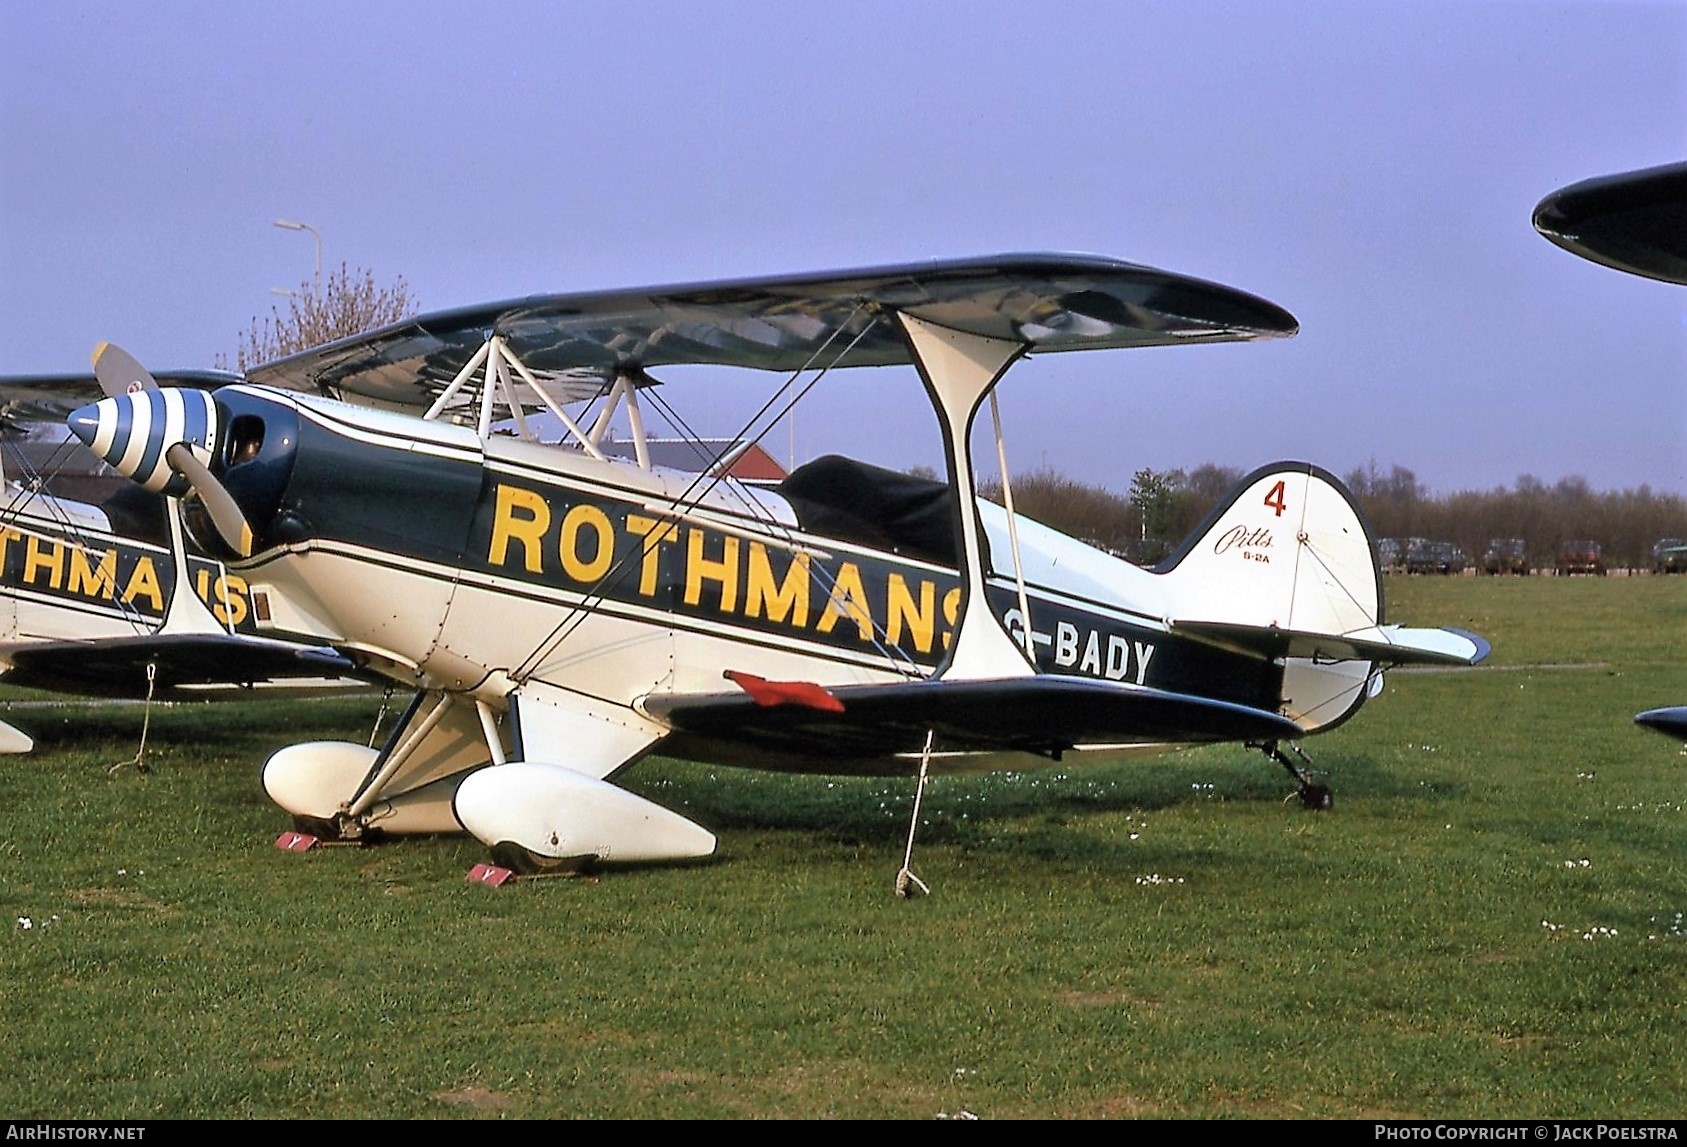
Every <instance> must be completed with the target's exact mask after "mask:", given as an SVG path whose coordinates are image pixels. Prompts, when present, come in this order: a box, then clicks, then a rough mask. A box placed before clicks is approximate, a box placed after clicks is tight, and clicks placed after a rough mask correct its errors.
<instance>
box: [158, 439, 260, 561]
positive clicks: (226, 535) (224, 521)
mask: <svg viewBox="0 0 1687 1147" xmlns="http://www.w3.org/2000/svg"><path fill="white" fill-rule="evenodd" d="M164 461H166V462H168V463H169V464H170V469H172V470H174V471H175V472H176V473H178V474H180V475H181V476H182V477H184V478H186V479H187V480H188V484H189V485H191V486H192V487H193V492H194V493H196V494H198V495H199V500H200V501H201V502H203V503H205V509H206V511H207V512H209V513H210V515H211V524H212V525H214V526H216V527H217V533H218V534H219V535H220V536H221V537H222V539H223V541H224V542H226V543H227V544H228V548H229V549H231V550H233V551H234V552H235V553H236V554H239V555H240V556H241V557H243V558H249V557H251V556H252V527H251V526H250V525H248V524H247V522H246V515H245V514H243V513H241V512H240V506H239V504H238V503H237V502H235V500H234V497H233V495H231V494H230V493H229V492H228V487H226V486H224V485H223V484H222V483H221V482H219V481H217V476H216V475H215V474H213V473H211V470H210V468H209V467H207V466H206V465H205V463H203V462H201V461H200V460H199V459H198V458H196V457H194V455H193V451H192V450H191V449H189V448H188V446H187V445H186V444H185V443H182V442H178V443H176V444H175V445H174V446H171V447H170V448H169V449H168V450H166V451H165V452H164Z"/></svg>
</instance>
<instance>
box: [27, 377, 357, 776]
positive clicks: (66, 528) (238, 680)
mask: <svg viewBox="0 0 1687 1147" xmlns="http://www.w3.org/2000/svg"><path fill="white" fill-rule="evenodd" d="M143 377H145V378H150V376H147V375H146V374H145V372H144V370H142V369H141V368H140V366H139V364H137V363H135V362H134V360H133V359H131V358H130V357H129V356H128V355H127V354H125V353H124V352H123V351H121V350H120V349H118V348H116V347H113V346H110V345H109V344H101V346H100V347H99V348H98V349H97V350H96V351H95V354H94V373H93V374H92V375H58V376H30V377H8V378H0V676H3V679H4V680H5V682H6V683H7V684H9V685H24V686H32V687H35V688H42V689H50V690H54V691H58V692H64V693H75V694H83V695H94V696H107V697H133V698H137V699H140V698H152V699H158V700H181V699H190V698H196V699H210V698H216V697H230V696H246V697H249V696H251V690H252V689H253V688H255V687H259V686H267V685H285V686H286V687H287V688H289V689H290V690H293V691H316V690H325V691H332V690H337V689H341V688H344V687H345V686H348V685H358V686H361V685H366V684H367V682H364V681H361V680H358V679H356V678H355V677H353V676H352V674H354V673H355V667H354V666H353V665H352V663H351V662H350V661H348V660H347V659H346V658H345V657H343V656H341V655H340V654H337V653H335V652H334V651H333V650H332V649H328V648H325V647H321V646H301V645H298V644H296V643H293V642H290V641H283V640H277V639H276V638H274V637H273V636H268V635H260V634H259V633H258V632H257V628H256V622H255V619H253V618H252V616H251V611H250V607H249V603H248V601H247V598H246V586H245V581H244V579H243V578H241V577H240V576H239V575H238V574H234V573H231V572H230V571H229V570H228V569H227V567H226V566H225V564H224V562H223V561H222V560H221V558H219V557H214V556H210V555H207V554H205V553H203V552H196V551H194V550H193V549H192V548H191V547H190V546H188V545H187V542H186V538H185V535H184V532H183V529H182V526H181V522H180V519H179V516H178V512H177V508H176V506H175V504H174V503H172V502H171V501H169V500H167V499H166V498H164V497H163V496H161V495H157V494H148V493H146V492H145V491H142V490H139V489H136V488H135V486H134V485H133V484H132V483H131V482H129V481H127V480H126V479H124V478H123V477H122V476H120V475H118V474H114V473H112V471H111V470H110V469H109V468H108V467H106V466H105V465H104V464H103V463H102V462H100V461H98V460H97V459H95V458H93V457H91V456H90V455H89V454H88V452H87V451H86V450H85V449H84V448H83V447H82V445H81V444H80V443H79V442H77V441H76V440H75V439H74V438H72V437H70V436H69V435H68V433H67V432H66V429H65V418H66V416H67V415H68V414H69V413H70V412H71V411H72V410H74V409H76V408H78V407H80V406H83V405H84V404H86V403H87V402H89V401H90V400H91V399H93V398H96V397H98V396H99V395H100V394H102V393H105V394H122V393H125V392H126V391H127V390H128V389H129V388H130V386H132V385H133V386H139V385H142V382H141V381H140V380H141V379H142V378H143ZM239 379H240V376H239V375H231V374H228V373H226V372H218V371H183V372H177V373H175V374H172V375H168V376H166V381H167V382H169V383H171V384H173V386H176V387H188V388H197V389H201V390H203V389H207V388H211V387H216V386H224V385H227V384H229V383H231V382H237V381H239ZM181 488H182V490H184V491H185V490H186V489H187V487H186V486H185V485H184V486H182V487H181ZM32 745H33V742H32V741H31V739H30V738H29V737H28V736H27V735H25V734H24V733H22V732H20V731H19V730H17V729H14V728H12V727H11V726H10V725H6V724H3V723H0V752H27V751H28V750H29V749H30V748H31V747H32ZM137 760H139V758H138V757H137Z"/></svg>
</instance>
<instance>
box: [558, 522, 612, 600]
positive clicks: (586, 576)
mask: <svg viewBox="0 0 1687 1147" xmlns="http://www.w3.org/2000/svg"><path fill="white" fill-rule="evenodd" d="M582 529H585V530H590V531H591V532H592V533H593V534H595V535H596V541H595V543H594V544H593V550H592V557H591V558H590V560H587V559H585V558H582V557H581V556H580V531H581V530H582ZM614 561H615V527H614V526H613V525H611V524H610V521H609V515H608V514H606V513H604V512H603V511H602V510H600V509H598V508H597V507H596V506H593V505H590V504H588V503H585V502H582V503H581V504H580V505H578V506H575V507H574V508H573V509H572V510H570V511H568V513H567V514H565V515H563V519H562V572H563V573H565V574H567V575H568V576H569V577H571V578H573V579H574V580H575V581H579V582H595V581H597V580H598V579H599V578H601V577H603V575H604V574H606V573H608V572H609V567H610V565H612V564H613V563H614Z"/></svg>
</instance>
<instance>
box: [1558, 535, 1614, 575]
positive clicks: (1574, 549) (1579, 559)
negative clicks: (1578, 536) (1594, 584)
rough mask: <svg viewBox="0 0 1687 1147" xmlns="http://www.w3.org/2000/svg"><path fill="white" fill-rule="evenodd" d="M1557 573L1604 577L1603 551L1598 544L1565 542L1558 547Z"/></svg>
mask: <svg viewBox="0 0 1687 1147" xmlns="http://www.w3.org/2000/svg"><path fill="white" fill-rule="evenodd" d="M1558 572H1559V573H1560V574H1563V575H1565V576H1568V575H1570V574H1598V575H1599V576H1600V577H1604V576H1605V551H1604V550H1603V549H1602V548H1601V547H1600V545H1599V543H1598V542H1590V541H1574V542H1565V543H1564V544H1563V545H1561V546H1559V547H1558Z"/></svg>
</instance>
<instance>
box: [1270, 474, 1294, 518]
mask: <svg viewBox="0 0 1687 1147" xmlns="http://www.w3.org/2000/svg"><path fill="white" fill-rule="evenodd" d="M1265 504H1266V505H1267V506H1270V507H1271V508H1272V509H1273V510H1275V511H1276V512H1277V516H1278V517H1279V518H1281V517H1282V516H1283V511H1284V510H1286V509H1288V508H1289V503H1288V501H1287V500H1286V499H1285V498H1284V497H1283V482H1282V479H1278V481H1277V484H1276V485H1275V486H1273V487H1271V493H1269V494H1267V495H1266V496H1265Z"/></svg>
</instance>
